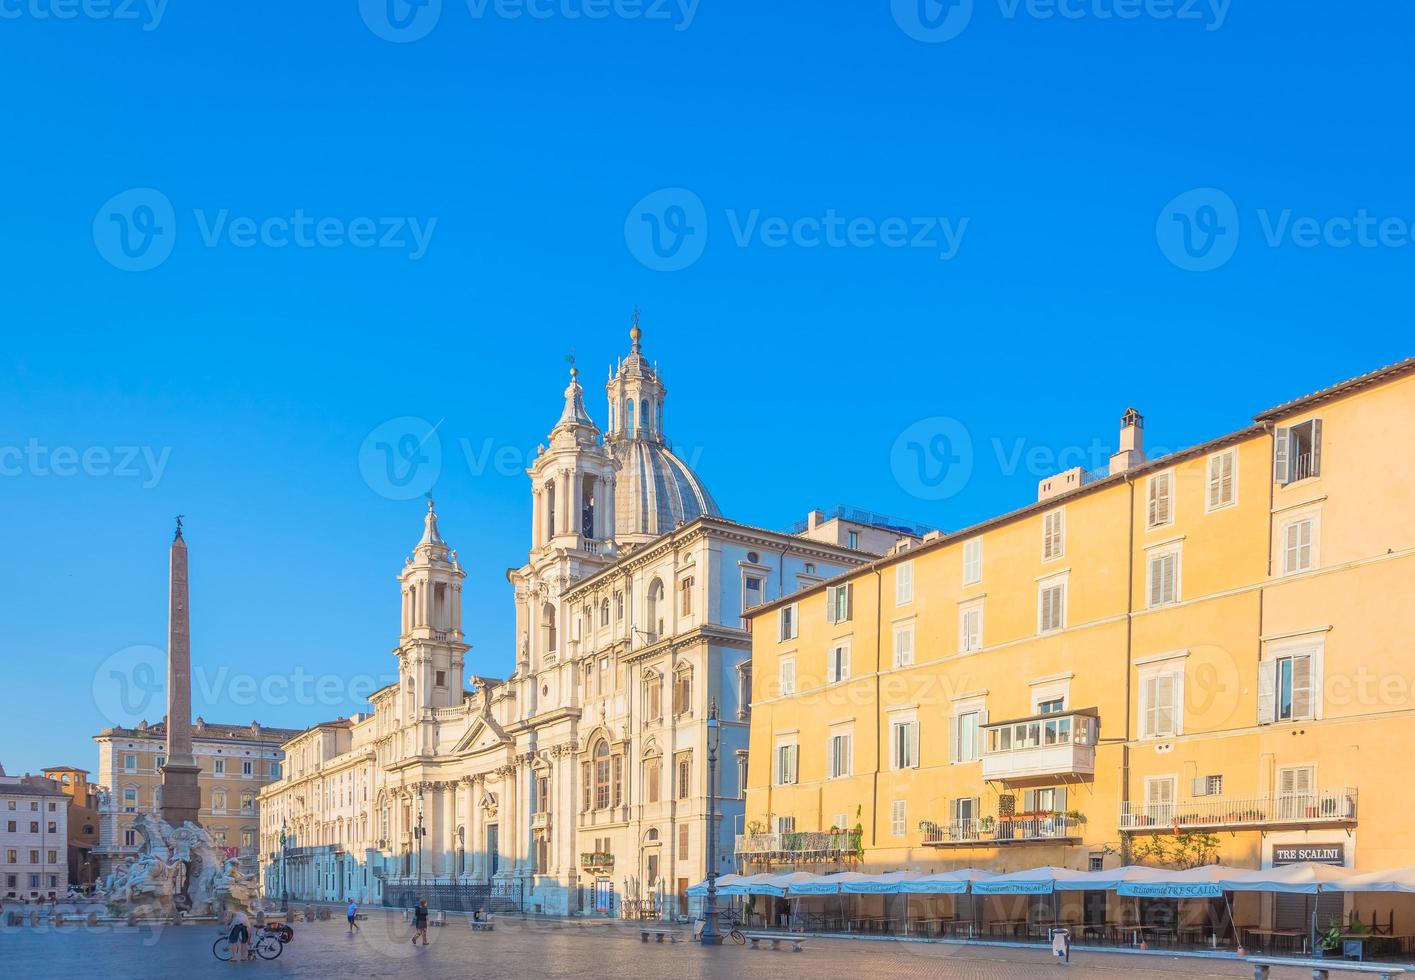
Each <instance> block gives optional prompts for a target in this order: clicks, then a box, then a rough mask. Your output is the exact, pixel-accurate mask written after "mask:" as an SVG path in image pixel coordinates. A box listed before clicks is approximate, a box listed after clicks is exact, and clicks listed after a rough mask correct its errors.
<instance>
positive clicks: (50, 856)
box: [45, 828, 59, 864]
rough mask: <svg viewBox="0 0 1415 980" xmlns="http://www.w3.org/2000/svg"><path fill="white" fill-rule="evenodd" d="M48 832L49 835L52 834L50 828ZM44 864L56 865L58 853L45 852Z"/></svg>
mask: <svg viewBox="0 0 1415 980" xmlns="http://www.w3.org/2000/svg"><path fill="white" fill-rule="evenodd" d="M49 832H50V833H51V834H52V833H54V830H53V828H50V831H49ZM45 863H47V864H58V863H59V852H58V851H47V852H46V853H45Z"/></svg>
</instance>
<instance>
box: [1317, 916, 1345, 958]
mask: <svg viewBox="0 0 1415 980" xmlns="http://www.w3.org/2000/svg"><path fill="white" fill-rule="evenodd" d="M1317 949H1319V950H1321V953H1322V955H1323V956H1340V955H1341V924H1340V923H1339V922H1337V921H1336V920H1335V919H1333V920H1332V921H1331V924H1330V925H1328V926H1327V929H1326V932H1324V933H1322V934H1321V935H1320V936H1318V937H1317Z"/></svg>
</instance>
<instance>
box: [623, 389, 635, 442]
mask: <svg viewBox="0 0 1415 980" xmlns="http://www.w3.org/2000/svg"><path fill="white" fill-rule="evenodd" d="M624 427H625V429H626V430H627V431H628V433H629V435H631V436H632V435H633V434H634V399H632V398H630V399H629V414H628V415H626V416H625V417H624Z"/></svg>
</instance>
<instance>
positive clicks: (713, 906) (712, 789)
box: [698, 698, 722, 946]
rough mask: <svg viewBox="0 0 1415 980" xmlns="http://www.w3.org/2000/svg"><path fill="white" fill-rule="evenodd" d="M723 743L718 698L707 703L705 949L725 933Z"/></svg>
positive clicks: (715, 943) (703, 940)
mask: <svg viewBox="0 0 1415 980" xmlns="http://www.w3.org/2000/svg"><path fill="white" fill-rule="evenodd" d="M721 741H722V727H721V725H719V723H718V719H717V698H713V699H711V700H710V701H709V702H708V716H707V750H708V786H707V791H708V815H707V909H706V911H705V912H704V916H703V917H704V919H705V920H706V921H705V922H703V931H702V935H701V936H699V937H698V938H699V939H700V940H701V942H702V944H703V945H704V946H718V945H720V944H721V943H722V934H721V933H719V932H718V931H717V748H718V745H719V744H720V743H721Z"/></svg>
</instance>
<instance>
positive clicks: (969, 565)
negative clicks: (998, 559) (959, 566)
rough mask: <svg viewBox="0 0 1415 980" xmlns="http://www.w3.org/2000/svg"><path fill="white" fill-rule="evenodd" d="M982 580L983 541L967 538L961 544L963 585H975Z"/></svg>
mask: <svg viewBox="0 0 1415 980" xmlns="http://www.w3.org/2000/svg"><path fill="white" fill-rule="evenodd" d="M982 580H983V539H982V538H981V537H976V538H969V539H968V540H967V541H964V542H963V584H964V585H977V584H978V583H979V582H981V581H982Z"/></svg>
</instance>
